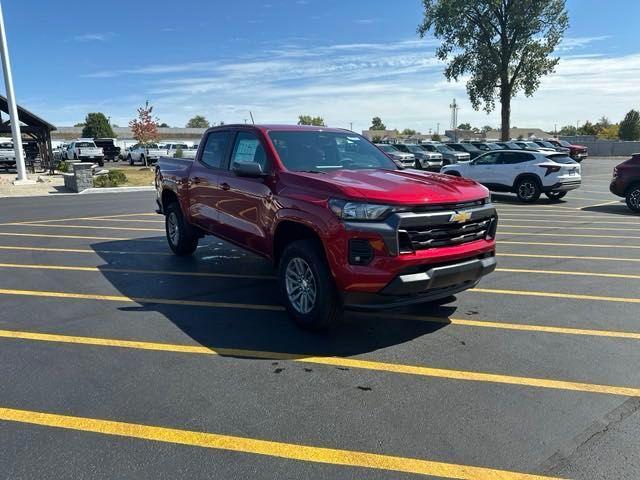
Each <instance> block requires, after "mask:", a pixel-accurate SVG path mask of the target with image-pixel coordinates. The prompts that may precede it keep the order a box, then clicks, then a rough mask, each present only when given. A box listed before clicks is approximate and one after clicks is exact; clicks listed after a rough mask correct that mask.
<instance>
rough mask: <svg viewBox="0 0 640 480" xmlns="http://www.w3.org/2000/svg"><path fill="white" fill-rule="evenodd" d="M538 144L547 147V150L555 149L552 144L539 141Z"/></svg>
mask: <svg viewBox="0 0 640 480" xmlns="http://www.w3.org/2000/svg"><path fill="white" fill-rule="evenodd" d="M538 144H539V145H542V146H543V147H547V148H553V149H555V148H556V147H555V146H554V145H553V144H552V143H549V142H545V141H540V142H538Z"/></svg>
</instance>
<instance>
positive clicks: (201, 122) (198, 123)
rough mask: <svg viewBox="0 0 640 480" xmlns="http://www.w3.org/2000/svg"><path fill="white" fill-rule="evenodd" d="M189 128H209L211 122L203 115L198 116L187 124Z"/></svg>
mask: <svg viewBox="0 0 640 480" xmlns="http://www.w3.org/2000/svg"><path fill="white" fill-rule="evenodd" d="M186 127H187V128H209V120H207V119H206V118H205V117H203V116H202V115H196V116H195V117H193V118H192V119H191V120H189V121H188V122H187V125H186Z"/></svg>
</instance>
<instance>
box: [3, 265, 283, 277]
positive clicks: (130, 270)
mask: <svg viewBox="0 0 640 480" xmlns="http://www.w3.org/2000/svg"><path fill="white" fill-rule="evenodd" d="M0 268H23V269H31V270H63V271H75V272H96V273H101V272H109V273H139V274H150V275H176V276H183V277H212V278H215V277H218V278H246V279H254V280H273V279H275V277H274V276H273V275H246V274H237V273H213V272H186V271H179V270H149V269H135V268H114V267H77V266H71V265H35V264H20V263H0Z"/></svg>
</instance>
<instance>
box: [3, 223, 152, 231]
mask: <svg viewBox="0 0 640 480" xmlns="http://www.w3.org/2000/svg"><path fill="white" fill-rule="evenodd" d="M5 225H11V226H21V227H47V228H87V229H93V230H123V231H141V232H164V228H141V227H140V228H139V227H105V226H102V225H49V224H47V223H25V222H23V223H7V224H5Z"/></svg>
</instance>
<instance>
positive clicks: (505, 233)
mask: <svg viewBox="0 0 640 480" xmlns="http://www.w3.org/2000/svg"><path fill="white" fill-rule="evenodd" d="M498 232H499V233H501V234H502V235H516V236H520V237H521V236H524V235H526V236H535V237H558V236H561V237H580V238H617V239H623V240H640V237H634V236H632V235H588V234H582V233H564V232H561V233H532V232H505V231H502V230H498ZM611 246H612V247H614V248H615V247H616V246H615V245H611Z"/></svg>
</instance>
